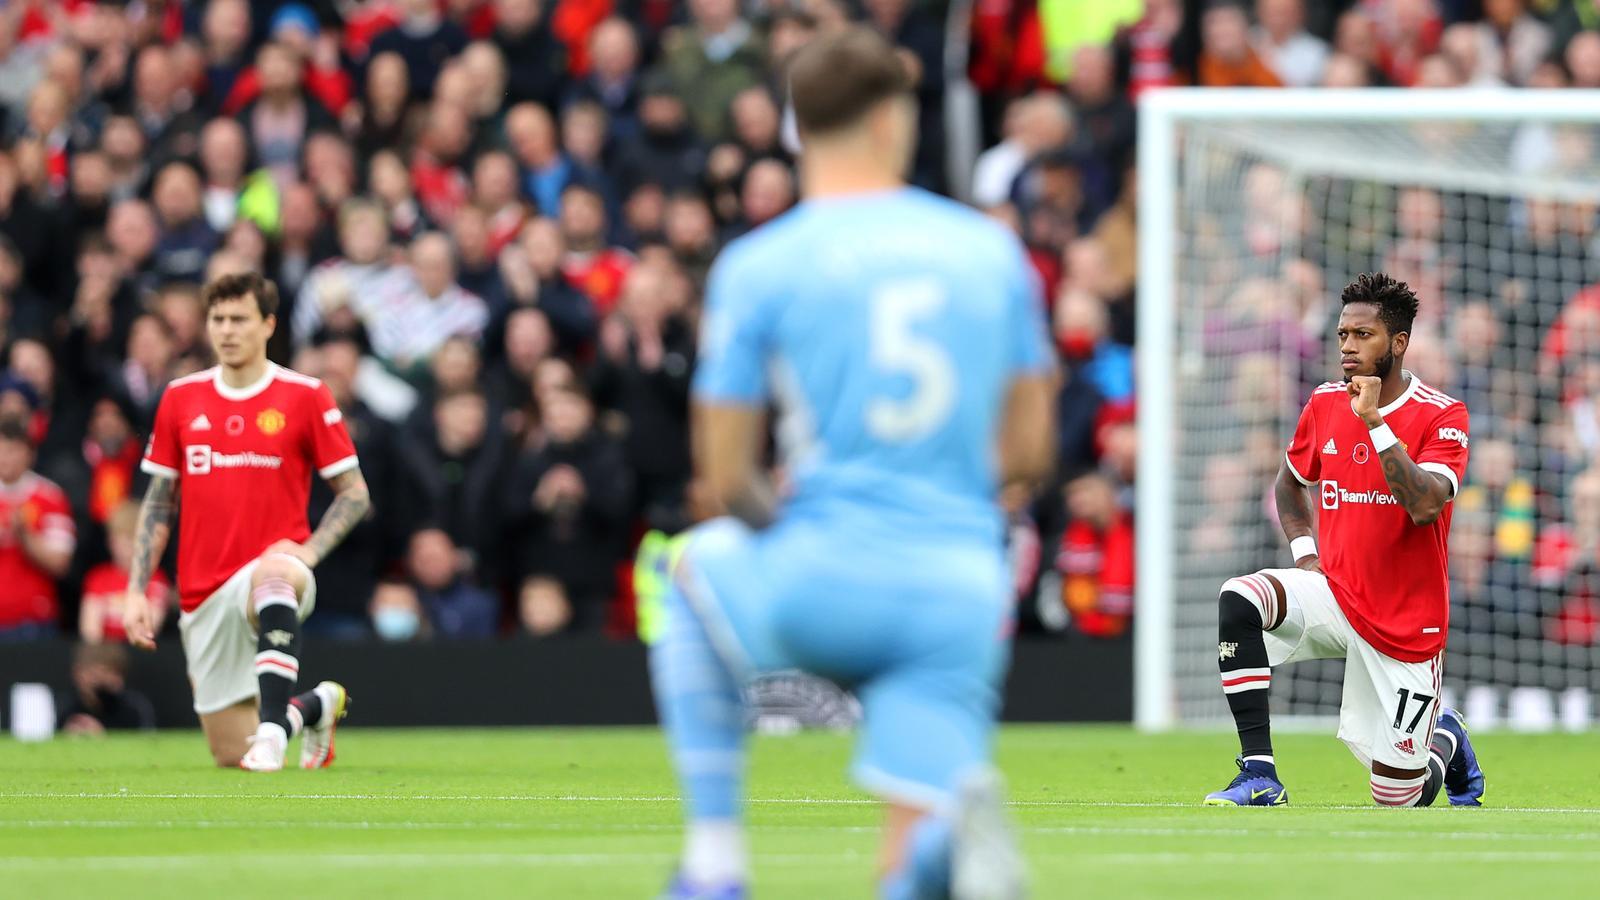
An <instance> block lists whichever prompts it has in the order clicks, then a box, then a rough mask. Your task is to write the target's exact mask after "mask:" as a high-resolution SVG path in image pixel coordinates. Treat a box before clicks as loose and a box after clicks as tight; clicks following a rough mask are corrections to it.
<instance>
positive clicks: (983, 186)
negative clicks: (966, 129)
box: [972, 92, 1072, 208]
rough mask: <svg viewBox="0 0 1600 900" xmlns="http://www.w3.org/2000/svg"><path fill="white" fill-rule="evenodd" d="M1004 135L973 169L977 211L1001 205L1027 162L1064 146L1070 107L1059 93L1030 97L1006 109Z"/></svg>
mask: <svg viewBox="0 0 1600 900" xmlns="http://www.w3.org/2000/svg"><path fill="white" fill-rule="evenodd" d="M1003 133H1004V140H1002V141H1001V142H1000V143H998V144H996V145H994V146H993V147H990V148H989V149H988V150H985V151H984V152H983V153H982V154H981V155H980V156H979V157H978V164H977V167H976V168H975V169H974V170H973V175H972V202H973V203H975V204H977V205H978V206H979V207H980V208H987V207H990V206H995V205H997V204H1000V203H1004V202H1005V201H1006V200H1007V199H1009V198H1010V197H1011V188H1012V184H1013V183H1014V182H1015V181H1016V180H1017V176H1018V175H1019V174H1020V173H1021V172H1022V170H1023V168H1024V167H1025V166H1026V165H1027V164H1028V163H1029V162H1030V161H1032V160H1033V159H1034V158H1035V157H1037V156H1038V155H1039V154H1040V153H1043V152H1045V151H1046V150H1052V149H1055V148H1058V147H1063V146H1065V145H1066V144H1067V141H1068V139H1069V138H1070V137H1071V136H1072V108H1071V107H1070V106H1069V105H1068V104H1067V103H1066V101H1065V100H1064V99H1063V98H1062V97H1061V96H1060V95H1058V94H1050V93H1042V92H1041V93H1037V94H1030V95H1029V96H1026V97H1022V98H1019V99H1017V100H1015V101H1013V102H1012V103H1011V105H1010V106H1009V107H1007V109H1006V121H1005V127H1004V129H1003Z"/></svg>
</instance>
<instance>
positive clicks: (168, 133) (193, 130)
mask: <svg viewBox="0 0 1600 900" xmlns="http://www.w3.org/2000/svg"><path fill="white" fill-rule="evenodd" d="M190 101H191V98H190V97H189V95H188V94H187V92H186V91H184V90H183V85H181V84H179V82H178V77H177V69H176V66H175V61H174V59H173V54H172V51H171V50H170V49H169V48H167V47H164V46H160V45H150V46H147V47H145V48H144V49H142V50H140V51H139V55H138V56H137V57H136V58H135V60H134V69H133V98H132V102H131V103H130V104H129V108H128V114H129V115H131V116H132V117H133V118H134V120H135V121H136V122H137V124H138V126H139V129H140V130H141V131H142V132H143V133H144V138H145V140H146V141H148V142H149V145H150V151H151V152H150V156H149V162H150V164H151V165H152V166H155V167H158V168H159V167H160V166H163V165H165V164H166V163H168V162H170V161H172V160H174V159H180V158H184V157H189V156H192V155H193V154H194V152H195V150H196V149H198V144H199V136H200V125H201V122H202V119H201V118H200V116H199V115H198V114H196V113H195V112H194V111H193V110H192V109H190V108H189V103H190Z"/></svg>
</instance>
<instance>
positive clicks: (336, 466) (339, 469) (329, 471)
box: [317, 454, 361, 479]
mask: <svg viewBox="0 0 1600 900" xmlns="http://www.w3.org/2000/svg"><path fill="white" fill-rule="evenodd" d="M359 465H361V460H359V459H356V457H355V456H354V454H352V455H350V456H346V457H345V458H344V459H341V460H338V461H337V462H331V463H328V464H327V465H325V466H323V467H322V468H320V469H318V470H317V474H318V475H321V476H322V477H323V478H325V479H326V478H332V477H333V476H335V475H343V474H344V473H346V472H348V471H350V470H351V469H354V468H356V467H357V466H359Z"/></svg>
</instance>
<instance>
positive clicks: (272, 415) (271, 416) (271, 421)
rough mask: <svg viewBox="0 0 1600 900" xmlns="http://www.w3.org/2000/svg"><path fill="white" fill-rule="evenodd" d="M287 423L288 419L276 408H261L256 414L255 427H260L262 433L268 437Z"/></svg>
mask: <svg viewBox="0 0 1600 900" xmlns="http://www.w3.org/2000/svg"><path fill="white" fill-rule="evenodd" d="M288 424H289V420H288V419H287V418H286V417H285V416H284V415H283V413H281V412H279V411H277V410H276V409H263V410H262V411H261V412H260V413H258V414H256V427H257V428H259V429H261V433H262V434H264V435H267V436H269V437H270V436H272V435H274V434H277V433H278V432H280V431H282V430H283V428H284V426H285V425H288Z"/></svg>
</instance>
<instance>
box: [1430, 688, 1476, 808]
mask: <svg viewBox="0 0 1600 900" xmlns="http://www.w3.org/2000/svg"><path fill="white" fill-rule="evenodd" d="M1435 727H1436V728H1440V729H1443V730H1445V731H1447V732H1449V733H1450V735H1451V736H1452V737H1454V738H1455V739H1456V755H1455V756H1454V757H1452V758H1451V759H1450V763H1449V765H1447V766H1445V768H1444V789H1445V793H1447V794H1449V795H1450V805H1451V806H1482V805H1483V802H1482V801H1483V769H1482V768H1481V767H1479V765H1478V754H1477V753H1476V752H1475V751H1474V750H1473V749H1472V739H1471V738H1469V737H1467V723H1466V721H1465V720H1463V719H1462V718H1461V713H1458V712H1456V711H1455V710H1453V709H1450V708H1448V707H1446V708H1445V709H1444V710H1443V711H1442V712H1440V713H1439V724H1438V725H1436V726H1435Z"/></svg>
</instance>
